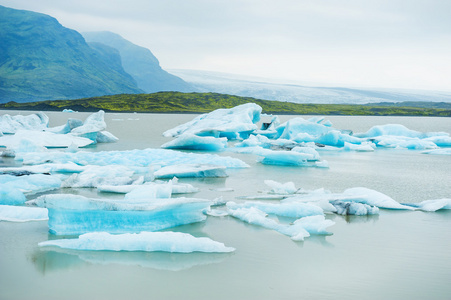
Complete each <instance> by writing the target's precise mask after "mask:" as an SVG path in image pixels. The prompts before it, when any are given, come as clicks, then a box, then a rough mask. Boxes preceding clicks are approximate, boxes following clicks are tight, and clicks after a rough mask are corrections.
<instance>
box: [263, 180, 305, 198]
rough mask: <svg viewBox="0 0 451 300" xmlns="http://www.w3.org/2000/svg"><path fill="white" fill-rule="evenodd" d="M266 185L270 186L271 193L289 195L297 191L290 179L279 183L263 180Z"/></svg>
mask: <svg viewBox="0 0 451 300" xmlns="http://www.w3.org/2000/svg"><path fill="white" fill-rule="evenodd" d="M264 182H265V184H266V185H267V186H269V187H270V188H271V193H273V194H281V195H289V194H294V193H296V192H297V190H298V189H297V188H296V186H295V185H294V183H293V182H292V181H289V182H285V183H280V182H277V181H274V180H265V181H264Z"/></svg>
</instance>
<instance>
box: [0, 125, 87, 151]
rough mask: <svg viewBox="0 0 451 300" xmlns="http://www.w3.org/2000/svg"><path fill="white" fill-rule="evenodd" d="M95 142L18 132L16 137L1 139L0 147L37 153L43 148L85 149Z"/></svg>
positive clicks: (48, 133)
mask: <svg viewBox="0 0 451 300" xmlns="http://www.w3.org/2000/svg"><path fill="white" fill-rule="evenodd" d="M92 143H93V141H91V140H90V139H87V138H83V137H77V136H72V135H67V134H56V133H52V132H45V131H35V130H18V131H17V132H16V133H15V134H14V135H4V136H1V137H0V146H4V147H7V148H10V149H14V150H15V151H16V152H37V151H36V150H37V149H39V148H40V149H39V150H38V151H43V150H42V148H44V147H46V148H65V147H69V146H70V145H76V146H77V147H85V146H88V145H90V144H92Z"/></svg>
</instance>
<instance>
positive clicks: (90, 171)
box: [61, 165, 134, 188]
mask: <svg viewBox="0 0 451 300" xmlns="http://www.w3.org/2000/svg"><path fill="white" fill-rule="evenodd" d="M133 174H134V171H133V170H130V169H129V168H127V167H125V166H115V165H112V166H88V167H86V168H85V170H84V171H83V172H81V173H78V174H73V175H71V176H70V177H69V178H67V179H66V180H65V181H64V182H63V184H62V185H61V186H62V187H72V188H93V187H97V186H99V185H124V184H129V183H131V182H132V175H133Z"/></svg>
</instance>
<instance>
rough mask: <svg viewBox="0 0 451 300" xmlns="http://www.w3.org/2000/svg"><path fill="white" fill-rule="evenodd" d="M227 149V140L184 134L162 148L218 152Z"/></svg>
mask: <svg viewBox="0 0 451 300" xmlns="http://www.w3.org/2000/svg"><path fill="white" fill-rule="evenodd" d="M226 147H227V138H215V137H211V136H197V135H194V134H182V135H180V136H179V137H177V138H176V139H175V140H172V141H170V142H167V143H165V144H163V145H162V146H161V148H164V149H186V150H205V151H218V150H222V149H224V148H226Z"/></svg>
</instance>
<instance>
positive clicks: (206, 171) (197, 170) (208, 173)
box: [154, 164, 227, 178]
mask: <svg viewBox="0 0 451 300" xmlns="http://www.w3.org/2000/svg"><path fill="white" fill-rule="evenodd" d="M154 176H155V178H173V177H178V178H186V177H196V178H203V177H227V173H226V167H224V166H218V165H210V164H208V165H207V164H180V165H172V166H166V167H163V168H161V169H159V170H157V171H155V172H154Z"/></svg>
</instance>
